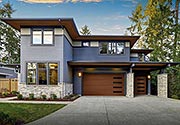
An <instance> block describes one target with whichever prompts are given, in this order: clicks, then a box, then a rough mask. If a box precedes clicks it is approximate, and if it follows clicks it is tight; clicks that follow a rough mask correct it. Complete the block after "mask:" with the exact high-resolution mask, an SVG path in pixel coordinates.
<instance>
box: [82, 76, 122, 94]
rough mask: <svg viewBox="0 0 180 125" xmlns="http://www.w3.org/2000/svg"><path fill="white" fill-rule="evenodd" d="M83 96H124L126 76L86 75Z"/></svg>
mask: <svg viewBox="0 0 180 125" xmlns="http://www.w3.org/2000/svg"><path fill="white" fill-rule="evenodd" d="M83 95H107V96H108V95H111V96H114V95H124V75H123V74H84V75H83Z"/></svg>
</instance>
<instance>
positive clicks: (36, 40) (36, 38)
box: [33, 31, 42, 44]
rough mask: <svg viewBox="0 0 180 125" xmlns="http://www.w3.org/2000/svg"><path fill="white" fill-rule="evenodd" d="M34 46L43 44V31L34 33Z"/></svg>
mask: <svg viewBox="0 0 180 125" xmlns="http://www.w3.org/2000/svg"><path fill="white" fill-rule="evenodd" d="M33 44H42V31H33Z"/></svg>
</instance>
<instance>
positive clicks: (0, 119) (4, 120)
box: [0, 112, 24, 125]
mask: <svg viewBox="0 0 180 125" xmlns="http://www.w3.org/2000/svg"><path fill="white" fill-rule="evenodd" d="M0 123H1V125H22V124H23V123H24V122H23V121H21V120H17V119H16V118H14V117H10V116H9V115H8V114H5V113H3V112H0Z"/></svg>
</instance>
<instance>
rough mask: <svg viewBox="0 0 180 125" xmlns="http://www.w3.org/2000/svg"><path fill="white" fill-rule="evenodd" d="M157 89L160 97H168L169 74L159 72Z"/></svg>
mask: <svg viewBox="0 0 180 125" xmlns="http://www.w3.org/2000/svg"><path fill="white" fill-rule="evenodd" d="M157 77H158V78H157V85H158V86H157V90H158V96H159V97H164V98H167V97H168V75H167V74H165V73H164V74H159V75H158V76H157Z"/></svg>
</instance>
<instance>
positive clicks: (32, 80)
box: [27, 63, 36, 85]
mask: <svg viewBox="0 0 180 125" xmlns="http://www.w3.org/2000/svg"><path fill="white" fill-rule="evenodd" d="M27 84H29V85H32V84H34V85H35V84H36V64H35V63H28V64H27Z"/></svg>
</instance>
